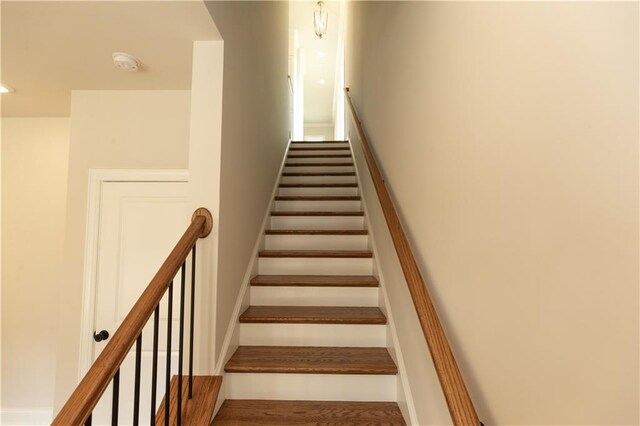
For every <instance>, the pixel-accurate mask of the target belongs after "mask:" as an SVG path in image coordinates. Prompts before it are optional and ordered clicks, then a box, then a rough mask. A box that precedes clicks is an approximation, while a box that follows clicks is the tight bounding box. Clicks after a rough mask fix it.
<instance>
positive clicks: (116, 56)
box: [111, 52, 140, 72]
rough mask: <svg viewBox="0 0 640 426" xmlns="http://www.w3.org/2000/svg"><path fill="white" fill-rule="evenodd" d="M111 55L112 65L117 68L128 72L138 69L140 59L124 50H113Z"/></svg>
mask: <svg viewBox="0 0 640 426" xmlns="http://www.w3.org/2000/svg"><path fill="white" fill-rule="evenodd" d="M111 57H112V58H113V65H115V66H116V68H118V69H121V70H125V71H130V72H136V71H138V70H139V69H140V61H138V59H137V58H136V57H135V56H133V55H130V54H128V53H124V52H115V53H113V54H112V55H111Z"/></svg>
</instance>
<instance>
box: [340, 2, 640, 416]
mask: <svg viewBox="0 0 640 426" xmlns="http://www.w3.org/2000/svg"><path fill="white" fill-rule="evenodd" d="M347 31H348V32H347V38H346V42H347V45H346V51H347V53H346V55H347V56H346V58H347V59H346V60H347V62H346V68H347V74H346V81H347V86H350V87H351V90H352V95H353V98H354V101H355V104H356V106H357V108H358V109H359V112H360V118H361V119H362V121H363V123H364V126H365V128H366V131H367V132H368V134H369V136H370V139H371V141H372V143H373V145H374V148H375V151H376V152H377V155H378V157H379V159H380V163H381V166H382V169H383V174H384V176H385V178H386V182H387V184H388V185H389V187H390V188H391V192H392V195H393V197H394V199H395V201H396V204H397V206H398V210H399V213H400V216H401V218H402V221H403V223H404V224H405V225H406V230H407V232H408V235H409V236H410V240H411V242H412V245H413V247H414V250H415V253H416V255H417V257H418V259H419V263H420V266H421V269H422V271H423V273H424V275H425V276H426V277H428V279H429V281H430V289H431V293H432V296H433V298H434V299H435V303H436V305H437V307H438V310H439V312H440V314H441V318H442V320H443V322H444V326H445V328H446V330H447V332H448V336H449V338H450V340H451V344H452V346H453V350H454V353H455V354H456V357H457V358H458V361H459V363H460V366H461V369H462V372H463V374H464V376H465V378H466V379H467V383H468V385H469V387H470V392H471V395H472V397H473V399H474V402H475V404H476V406H477V408H478V411H479V414H480V416H481V419H483V421H484V422H485V424H504V425H507V424H520V425H536V424H607V425H612V424H638V422H639V421H640V419H639V418H638V401H639V399H640V396H639V394H638V374H639V371H638V360H639V355H640V354H639V353H638V332H639V330H638V296H639V295H638V266H639V265H638V255H639V250H638V213H639V212H638V114H639V109H638V71H639V70H638V4H637V3H605V2H600V3H583V2H572V3H550V2H539V3H519V2H495V3H488V2H478V3H467V2H465V3H445V2H420V3H419V2H390V3H387V2H384V3H383V2H353V3H351V4H350V10H349V20H348V30H347ZM349 122H350V121H349ZM349 131H350V134H351V138H352V139H353V138H355V131H354V129H353V126H352V125H350V130H349ZM365 196H366V198H367V203H368V204H371V203H372V199H373V200H375V198H372V197H374V196H373V193H372V191H371V190H369V191H368V193H367V191H366V188H365ZM372 211H373V213H374V214H375V213H376V212H375V209H372ZM378 213H379V212H378ZM372 221H373V222H374V236H375V238H376V242H377V243H379V247H378V248H379V251H381V252H384V253H388V252H389V251H391V250H393V249H392V247H390V246H389V241H388V239H387V238H384V237H379V236H380V235H381V234H382V233H383V230H384V222H383V221H381V220H380V217H373V218H372ZM376 223H377V224H378V225H377V227H376V226H375V224H376ZM386 265H387V266H389V262H387V263H386ZM384 266H385V265H384V264H383V267H384ZM389 268H390V271H389V274H388V275H389V276H388V277H386V278H387V280H386V281H387V284H388V286H389V287H390V290H389V292H390V299H391V304H392V308H395V309H394V310H393V313H394V315H395V317H396V322H397V325H398V326H402V327H404V329H403V331H402V332H400V333H399V338H400V343H401V346H402V347H403V349H404V352H405V355H406V357H407V359H409V360H410V361H413V363H408V365H409V368H410V372H414V373H415V377H417V376H419V377H420V378H422V380H423V381H424V383H428V381H429V380H433V374H432V373H429V372H428V369H427V367H426V366H425V365H423V364H420V363H421V362H422V363H425V362H430V361H429V360H428V356H427V355H420V351H422V352H424V350H425V347H424V345H419V344H416V343H415V339H421V338H422V337H421V336H420V332H419V330H417V326H416V325H415V324H414V325H413V326H412V325H411V318H410V316H409V314H404V311H403V310H407V304H408V303H409V302H408V300H407V297H408V296H407V295H406V294H404V295H403V294H402V293H403V290H400V289H399V288H396V286H401V285H404V283H403V282H396V280H395V279H394V280H390V279H389V277H392V278H395V277H396V275H397V271H396V270H394V269H393V265H391V266H390V267H389ZM383 273H385V274H386V273H387V271H386V270H384V268H383ZM403 300H404V304H402V302H403ZM394 303H395V305H394ZM420 360H422V361H420ZM416 380H417V379H415V378H412V382H411V383H412V391H413V396H414V398H415V399H416V403H417V406H418V411H419V416H420V419H421V424H436V423H441V422H442V407H441V401H440V403H439V402H438V401H437V399H438V398H436V400H434V401H433V403H434V404H435V405H436V406H435V411H436V413H437V414H436V415H435V416H434V415H431V414H430V412H429V406H428V404H422V402H423V401H425V398H427V400H433V397H432V396H431V395H432V394H433V393H437V392H439V391H438V390H437V388H436V387H434V386H433V385H430V386H429V389H428V392H430V393H431V394H430V395H429V396H428V397H425V394H424V392H425V391H427V390H425V389H424V388H422V387H421V384H420V383H416ZM438 404H440V405H438Z"/></svg>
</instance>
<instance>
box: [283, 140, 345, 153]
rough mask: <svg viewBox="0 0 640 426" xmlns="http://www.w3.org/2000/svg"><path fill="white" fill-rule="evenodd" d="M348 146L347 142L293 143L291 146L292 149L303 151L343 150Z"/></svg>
mask: <svg viewBox="0 0 640 426" xmlns="http://www.w3.org/2000/svg"><path fill="white" fill-rule="evenodd" d="M348 146H349V142H338V143H326V142H307V143H293V144H291V147H292V148H304V149H314V148H320V147H322V148H345V147H348ZM293 152H295V151H293Z"/></svg>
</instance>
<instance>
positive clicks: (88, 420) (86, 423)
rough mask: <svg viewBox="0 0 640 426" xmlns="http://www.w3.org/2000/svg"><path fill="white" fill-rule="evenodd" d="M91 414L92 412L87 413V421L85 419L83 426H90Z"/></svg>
mask: <svg viewBox="0 0 640 426" xmlns="http://www.w3.org/2000/svg"><path fill="white" fill-rule="evenodd" d="M92 415H93V414H89V418H88V419H87V421H86V422H84V426H91V416H92Z"/></svg>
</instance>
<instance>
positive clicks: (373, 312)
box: [240, 306, 387, 325]
mask: <svg viewBox="0 0 640 426" xmlns="http://www.w3.org/2000/svg"><path fill="white" fill-rule="evenodd" d="M240 322H241V323H268V324H273V323H282V324H370V325H380V324H386V323H387V317H385V316H384V314H383V313H382V311H381V310H380V308H378V307H375V306H249V307H248V308H247V309H246V310H245V311H244V312H243V313H242V315H240Z"/></svg>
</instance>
